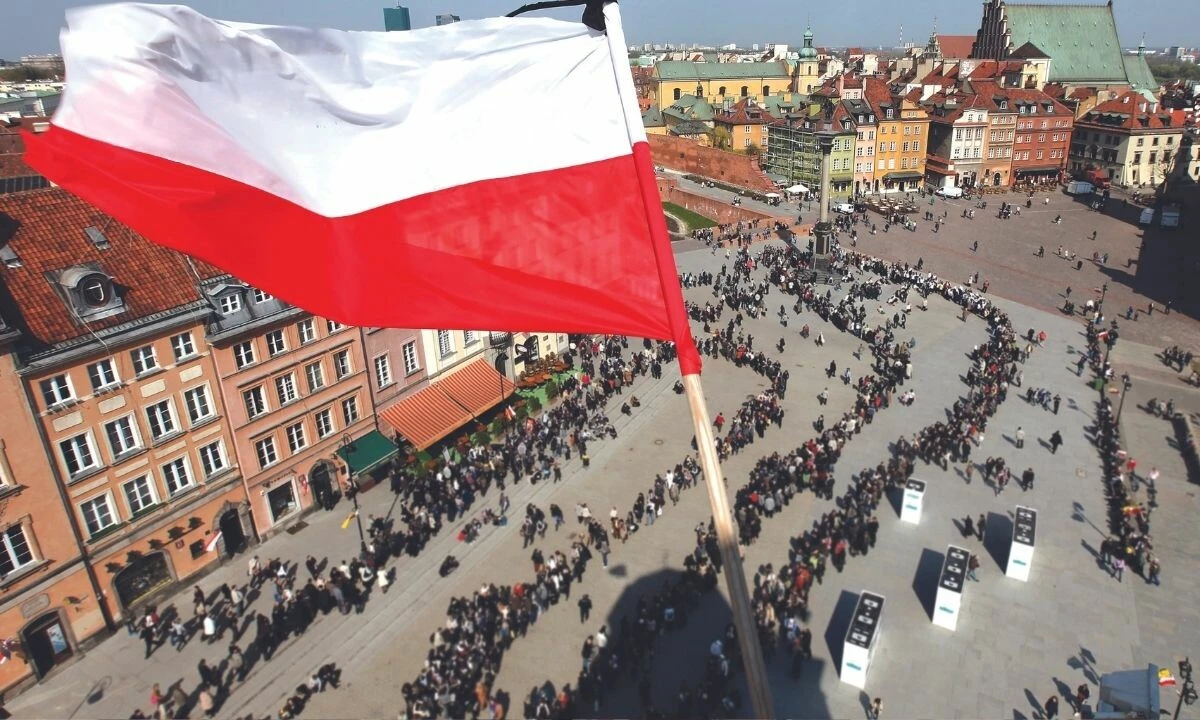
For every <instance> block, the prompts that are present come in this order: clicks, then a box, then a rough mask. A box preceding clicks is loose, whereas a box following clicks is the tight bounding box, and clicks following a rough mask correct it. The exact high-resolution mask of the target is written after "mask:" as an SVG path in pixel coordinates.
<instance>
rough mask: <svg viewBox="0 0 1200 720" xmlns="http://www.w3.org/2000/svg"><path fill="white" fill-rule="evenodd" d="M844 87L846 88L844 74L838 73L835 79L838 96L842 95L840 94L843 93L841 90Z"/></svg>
mask: <svg viewBox="0 0 1200 720" xmlns="http://www.w3.org/2000/svg"><path fill="white" fill-rule="evenodd" d="M845 88H846V76H845V75H844V74H839V75H838V79H837V93H838V97H842V95H843V94H844V93H843V90H845Z"/></svg>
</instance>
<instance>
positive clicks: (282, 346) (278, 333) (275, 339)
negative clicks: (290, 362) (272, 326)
mask: <svg viewBox="0 0 1200 720" xmlns="http://www.w3.org/2000/svg"><path fill="white" fill-rule="evenodd" d="M285 350H287V339H286V338H285V337H284V336H283V330H272V331H271V332H269V333H267V356H268V357H275V356H276V355H278V354H279V353H281V352H283V351H285Z"/></svg>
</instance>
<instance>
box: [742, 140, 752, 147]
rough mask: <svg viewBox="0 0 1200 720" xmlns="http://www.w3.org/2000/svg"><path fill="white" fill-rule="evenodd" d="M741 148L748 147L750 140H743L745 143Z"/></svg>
mask: <svg viewBox="0 0 1200 720" xmlns="http://www.w3.org/2000/svg"><path fill="white" fill-rule="evenodd" d="M742 146H743V147H750V138H745V142H743V143H742Z"/></svg>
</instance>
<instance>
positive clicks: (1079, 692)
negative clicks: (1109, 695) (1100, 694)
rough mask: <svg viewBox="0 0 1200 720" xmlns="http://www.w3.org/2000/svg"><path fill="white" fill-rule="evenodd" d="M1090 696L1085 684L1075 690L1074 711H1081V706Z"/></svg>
mask: <svg viewBox="0 0 1200 720" xmlns="http://www.w3.org/2000/svg"><path fill="white" fill-rule="evenodd" d="M1091 696H1092V690H1091V688H1089V687H1088V684H1087V683H1083V684H1082V685H1080V686H1079V687H1078V688H1076V689H1075V709H1076V710H1083V705H1084V703H1086V702H1087V701H1088V698H1090V697H1091Z"/></svg>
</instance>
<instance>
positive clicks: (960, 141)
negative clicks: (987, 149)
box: [925, 90, 988, 188]
mask: <svg viewBox="0 0 1200 720" xmlns="http://www.w3.org/2000/svg"><path fill="white" fill-rule="evenodd" d="M925 105H926V108H927V109H928V111H929V155H928V157H927V158H926V165H925V180H926V183H927V184H929V185H931V186H934V187H960V188H972V187H975V186H976V185H977V184H979V181H980V179H979V176H980V172H981V168H982V167H983V153H984V145H985V143H986V140H985V139H984V135H985V134H986V133H987V129H988V110H987V103H986V102H985V101H984V100H983V99H982V98H980V97H979V96H978V95H973V94H967V93H961V92H957V91H954V90H951V91H950V92H946V93H938V94H936V95H934V96H933V97H931V98H929V99H928V100H927V101H926V103H925Z"/></svg>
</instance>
